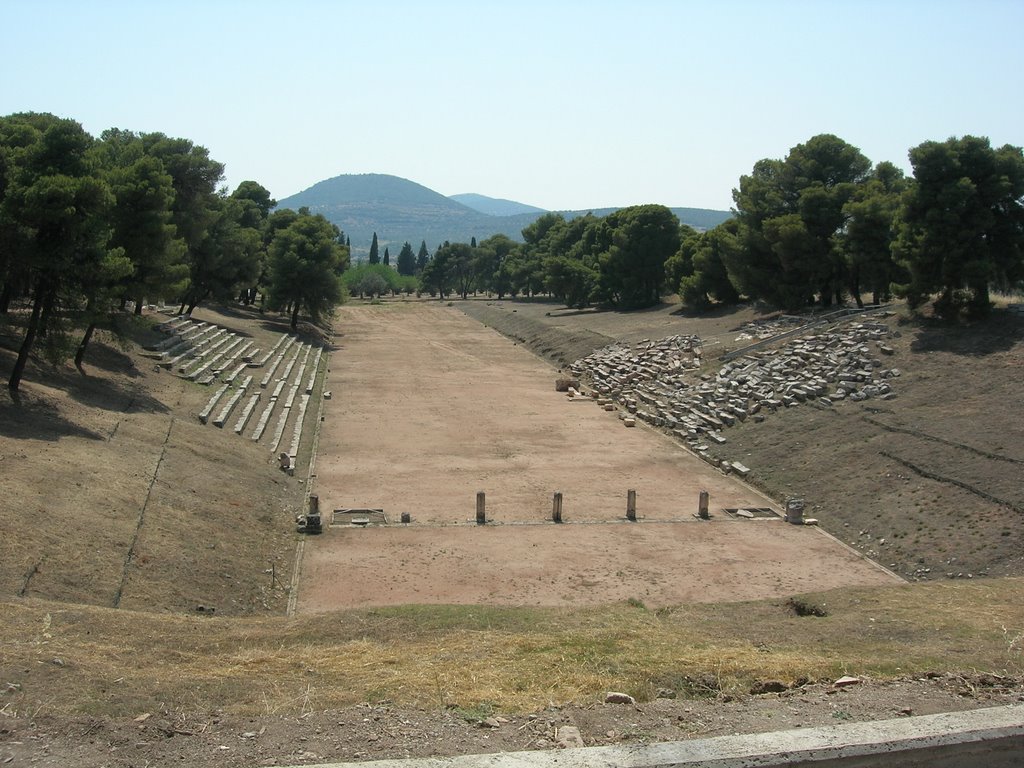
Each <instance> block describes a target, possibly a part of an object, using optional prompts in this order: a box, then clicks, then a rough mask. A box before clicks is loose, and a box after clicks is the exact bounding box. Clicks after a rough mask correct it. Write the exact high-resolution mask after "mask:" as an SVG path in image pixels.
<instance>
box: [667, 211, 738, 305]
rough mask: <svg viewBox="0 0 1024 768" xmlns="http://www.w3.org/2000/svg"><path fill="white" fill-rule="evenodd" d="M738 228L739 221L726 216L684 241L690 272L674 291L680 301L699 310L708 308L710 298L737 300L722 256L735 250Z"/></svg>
mask: <svg viewBox="0 0 1024 768" xmlns="http://www.w3.org/2000/svg"><path fill="white" fill-rule="evenodd" d="M738 230H739V222H737V221H736V220H735V219H729V220H728V221H725V222H722V223H721V224H719V225H718V226H717V227H715V228H714V229H712V230H710V231H708V232H704V233H701V234H696V236H695V237H691V238H688V239H687V240H686V241H685V242H686V243H688V244H689V245H691V246H692V249H693V250H692V255H691V259H692V267H693V271H692V273H691V274H690V275H687V276H684V277H682V278H681V279H680V280H679V283H678V290H679V296H680V297H681V298H682V300H683V303H684V304H686V305H687V306H688V307H691V308H692V309H697V310H702V309H707V308H708V307H710V306H711V303H712V301H717V302H718V303H720V304H733V303H735V302H736V301H738V300H739V293H737V291H736V287H735V286H734V285H733V284H732V281H731V280H730V279H729V272H728V270H727V269H726V266H725V262H726V257H727V256H731V255H734V254H735V253H736V252H737V251H738V249H739V242H738V239H737V231H738ZM684 247H685V246H684Z"/></svg>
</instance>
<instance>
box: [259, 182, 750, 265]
mask: <svg viewBox="0 0 1024 768" xmlns="http://www.w3.org/2000/svg"><path fill="white" fill-rule="evenodd" d="M303 206H305V207H307V208H309V209H310V210H311V211H312V212H313V213H322V214H323V215H324V216H325V217H326V218H327V219H328V220H330V221H331V222H333V223H334V224H336V225H337V226H338V227H339V228H340V229H341V230H342V231H344V232H345V234H346V235H347V236H348V237H349V239H350V240H351V242H352V256H353V258H354V259H359V258H365V257H366V256H367V255H368V254H369V252H370V242H371V240H372V239H373V233H374V232H376V233H377V241H378V244H379V246H380V252H381V254H383V253H384V249H385V248H389V249H390V250H391V254H392V256H397V255H398V251H399V250H400V249H401V248H402V244H403V243H405V242H406V241H408V242H409V243H410V244H411V245H412V247H413V249H414V250H416V249H418V248H419V245H420V242H421V241H424V240H425V241H426V243H427V248H428V249H429V250H430V252H431V253H433V251H434V250H435V249H436V248H437V247H438V246H439V245H440V244H441V243H443V242H444V241H445V240H449V241H451V242H453V243H455V242H463V243H468V242H469V241H470V240H472V239H473V238H474V237H475V238H476V239H477V240H478V241H479V240H484V239H486V238H488V237H490V236H491V235H496V234H503V235H507V236H508V237H510V238H512V239H513V240H518V241H522V239H523V237H522V231H523V229H524V228H525V227H527V226H528V225H530V224H531V223H533V222H534V221H536V220H537V218H538V217H539V216H540V215H541V214H543V213H546V211H544V210H543V209H540V208H536V207H534V206H530V205H525V204H523V203H517V202H514V201H512V200H499V199H496V198H490V197H486V196H485V195H477V194H472V193H469V194H462V195H455V196H454V197H445V196H444V195H442V194H441V193H439V192H435V191H434V190H432V189H429V188H427V187H424V186H423V185H422V184H417V183H416V182H413V181H409V180H408V179H402V178H399V177H398V176H389V175H386V174H379V173H365V174H344V175H341V176H335V177H334V178H332V179H325V180H324V181H321V182H318V183H316V184H314V185H313V186H312V187H310V188H309V189H305V190H303V191H302V192H299V193H298V194H295V195H292V196H290V197H286V198H284V199H283V200H280V201H279V202H278V207H279V208H293V209H298V208H301V207H303ZM484 208H486V209H488V210H493V211H508V212H509V213H504V214H500V215H499V214H497V213H488V212H486V211H485V210H481V209H484ZM615 210H617V209H616V208H595V209H593V210H592V211H558V213H560V214H561V215H562V216H564V217H565V218H567V219H572V218H575V217H576V216H583V215H585V214H587V213H589V212H592V213H593V214H594V215H596V216H607V215H608V214H609V213H611V212H612V211H615ZM671 210H672V211H673V212H674V213H675V214H676V216H678V217H679V220H680V221H681V222H683V223H684V224H689V225H690V226H692V227H695V228H697V229H711V228H712V227H715V226H717V225H718V224H720V223H721V222H723V221H725V220H726V219H728V218H730V217H731V216H732V214H731V213H730V212H729V211H714V210H708V209H703V208H672V209H671Z"/></svg>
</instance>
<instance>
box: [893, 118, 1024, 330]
mask: <svg viewBox="0 0 1024 768" xmlns="http://www.w3.org/2000/svg"><path fill="white" fill-rule="evenodd" d="M910 162H911V165H912V166H913V169H914V180H915V183H914V184H913V185H911V186H910V188H909V190H908V191H907V193H906V194H905V195H904V198H903V206H902V209H901V211H900V231H899V235H898V238H897V241H896V244H895V250H896V252H897V254H898V255H899V257H900V259H901V261H902V263H903V264H904V265H905V266H906V268H907V270H908V272H909V281H908V283H907V284H906V285H905V286H904V288H903V291H904V292H905V295H906V296H907V298H908V301H909V302H910V303H911V305H912V306H917V305H920V304H921V303H923V302H924V301H925V300H926V299H927V297H928V296H929V295H931V294H933V293H936V292H938V293H939V297H938V299H936V301H935V304H934V306H935V310H936V312H937V313H938V314H940V315H943V316H946V317H954V316H956V315H957V314H959V313H960V312H961V311H963V310H967V311H968V312H969V313H970V314H975V315H978V314H984V313H985V312H987V311H988V310H989V308H990V306H991V302H990V300H989V290H990V287H991V286H993V285H994V286H996V287H999V288H1006V287H1008V286H1011V285H1014V284H1017V283H1019V281H1020V280H1022V279H1024V205H1022V198H1024V151H1022V149H1021V148H1020V147H1014V146H1010V145H1006V146H1003V147H1000V148H999V149H993V148H992V146H991V144H990V143H989V140H988V139H986V138H979V137H976V136H964V137H963V138H960V139H957V138H951V139H949V140H947V141H945V142H941V143H939V142H934V141H927V142H924V143H923V144H920V145H919V146H917V147H914V148H913V149H911V150H910Z"/></svg>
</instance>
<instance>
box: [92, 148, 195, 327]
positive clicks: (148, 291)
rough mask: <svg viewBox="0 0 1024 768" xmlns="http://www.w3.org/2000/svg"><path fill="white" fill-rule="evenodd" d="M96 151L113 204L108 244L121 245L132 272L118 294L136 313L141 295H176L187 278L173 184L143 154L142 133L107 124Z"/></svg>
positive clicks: (158, 163) (159, 164) (154, 161)
mask: <svg viewBox="0 0 1024 768" xmlns="http://www.w3.org/2000/svg"><path fill="white" fill-rule="evenodd" d="M100 139H101V141H100V146H99V152H100V154H101V156H102V157H103V160H104V165H105V166H106V178H107V181H108V183H109V184H110V188H111V190H112V191H113V193H114V198H115V199H116V201H117V205H116V206H115V207H114V209H113V211H112V224H113V228H114V229H113V237H112V243H113V245H115V246H118V247H120V248H123V249H124V253H125V256H127V257H128V259H130V260H131V263H132V267H133V269H132V271H131V273H130V275H129V276H126V280H125V282H124V284H123V294H122V295H123V296H124V297H125V298H131V299H134V301H135V314H136V315H141V314H142V306H143V304H144V303H145V300H146V298H147V297H149V298H150V299H154V298H161V299H163V298H177V297H178V296H180V295H181V293H182V292H183V291H184V289H185V287H186V285H187V281H188V266H187V265H186V264H185V262H184V256H185V249H186V244H185V242H184V241H183V240H181V239H179V238H178V237H177V230H176V228H175V226H174V223H173V221H172V219H173V205H174V196H175V192H174V184H173V179H172V178H171V176H170V174H169V173H167V171H166V169H165V168H164V164H163V162H162V161H161V160H160V159H159V158H157V157H154V156H152V155H149V154H146V150H145V145H144V144H143V141H142V138H141V137H140V136H139V135H138V134H135V133H131V132H129V131H121V130H116V129H111V130H108V131H104V133H103V134H102V135H101V137H100Z"/></svg>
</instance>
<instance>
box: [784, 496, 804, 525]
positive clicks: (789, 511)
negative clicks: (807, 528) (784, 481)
mask: <svg viewBox="0 0 1024 768" xmlns="http://www.w3.org/2000/svg"><path fill="white" fill-rule="evenodd" d="M786 522H787V523H792V524H793V525H803V524H804V500H803V499H787V500H786Z"/></svg>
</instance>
